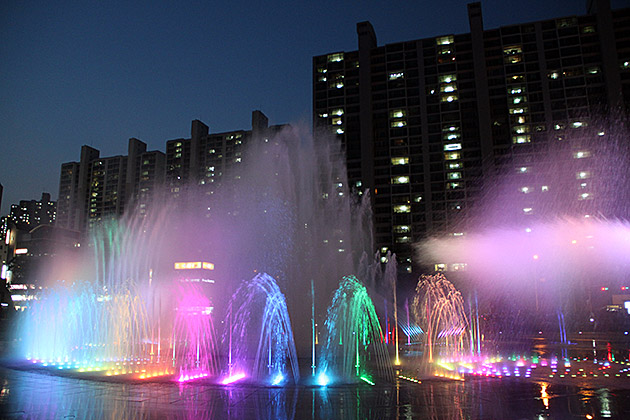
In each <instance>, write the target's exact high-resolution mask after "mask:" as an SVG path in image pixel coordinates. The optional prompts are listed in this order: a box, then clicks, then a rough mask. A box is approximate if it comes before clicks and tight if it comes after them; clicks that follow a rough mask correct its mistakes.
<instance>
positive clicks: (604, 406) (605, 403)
mask: <svg viewBox="0 0 630 420" xmlns="http://www.w3.org/2000/svg"><path fill="white" fill-rule="evenodd" d="M598 393H599V395H598V398H599V403H600V404H601V410H600V413H601V415H602V417H611V414H612V413H611V410H610V394H609V393H608V390H607V389H601V390H599V391H598Z"/></svg>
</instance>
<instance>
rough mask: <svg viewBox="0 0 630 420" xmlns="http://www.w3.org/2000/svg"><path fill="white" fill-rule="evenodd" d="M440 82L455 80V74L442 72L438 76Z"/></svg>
mask: <svg viewBox="0 0 630 420" xmlns="http://www.w3.org/2000/svg"><path fill="white" fill-rule="evenodd" d="M439 80H440V83H452V82H454V81H456V80H457V75H455V74H443V75H441V76H440V78H439Z"/></svg>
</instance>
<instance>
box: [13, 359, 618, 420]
mask: <svg viewBox="0 0 630 420" xmlns="http://www.w3.org/2000/svg"><path fill="white" fill-rule="evenodd" d="M0 384H1V388H0V417H2V418H8V419H147V418H166V419H211V418H220V419H287V420H288V419H536V420H538V419H573V418H574V419H578V418H581V419H588V418H593V419H599V418H618V419H623V418H626V419H627V418H630V390H629V389H625V390H613V389H607V388H599V389H588V388H578V387H572V386H565V385H554V384H548V383H535V382H525V381H519V380H514V379H509V380H506V379H496V378H486V379H470V380H466V381H465V382H460V381H441V380H431V381H424V382H422V383H420V384H416V383H412V382H408V381H404V380H400V381H397V382H396V383H392V384H378V383H377V384H376V385H375V386H370V385H368V384H361V385H357V386H348V387H329V388H309V387H287V388H262V387H219V386H209V385H196V384H184V385H182V384H175V383H141V384H137V383H133V384H131V383H112V382H101V381H92V380H84V379H76V378H67V377H58V376H53V375H49V374H46V373H45V372H43V373H42V372H32V371H19V370H11V369H6V368H0Z"/></svg>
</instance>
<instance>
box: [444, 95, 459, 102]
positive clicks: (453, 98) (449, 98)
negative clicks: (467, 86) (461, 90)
mask: <svg viewBox="0 0 630 420" xmlns="http://www.w3.org/2000/svg"><path fill="white" fill-rule="evenodd" d="M457 99H459V97H458V96H457V95H442V98H441V100H442V102H454V101H456V100H457Z"/></svg>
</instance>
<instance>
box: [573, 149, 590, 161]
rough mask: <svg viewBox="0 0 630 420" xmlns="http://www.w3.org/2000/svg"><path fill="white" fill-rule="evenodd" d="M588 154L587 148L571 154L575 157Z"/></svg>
mask: <svg viewBox="0 0 630 420" xmlns="http://www.w3.org/2000/svg"><path fill="white" fill-rule="evenodd" d="M590 155H591V152H589V151H588V150H580V151H578V152H575V153H574V154H573V157H574V158H576V159H582V158H586V157H589V156H590Z"/></svg>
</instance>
